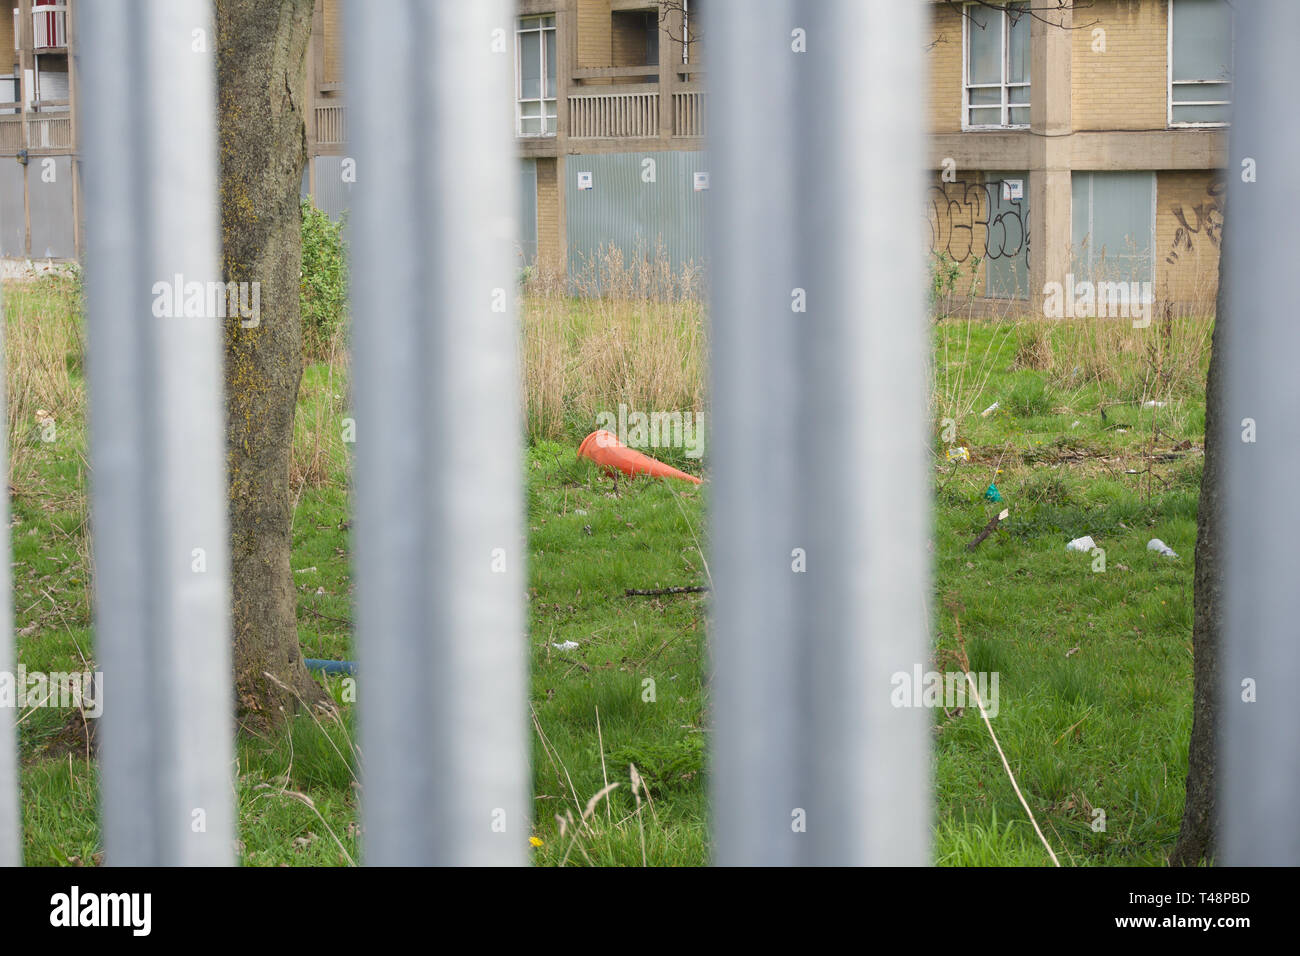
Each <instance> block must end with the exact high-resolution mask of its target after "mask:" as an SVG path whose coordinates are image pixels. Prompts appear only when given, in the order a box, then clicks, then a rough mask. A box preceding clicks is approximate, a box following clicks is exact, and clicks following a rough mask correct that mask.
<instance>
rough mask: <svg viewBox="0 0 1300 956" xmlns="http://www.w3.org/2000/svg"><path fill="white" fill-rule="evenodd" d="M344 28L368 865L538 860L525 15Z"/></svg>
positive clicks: (400, 13)
mask: <svg viewBox="0 0 1300 956" xmlns="http://www.w3.org/2000/svg"><path fill="white" fill-rule="evenodd" d="M347 24H348V28H347V37H348V44H347V56H348V71H347V75H348V83H349V90H350V92H351V102H352V106H351V113H352V115H351V117H350V125H351V133H352V135H351V141H352V143H353V144H354V150H355V158H356V188H355V191H354V193H355V200H354V205H353V211H354V218H353V220H352V224H353V234H352V244H351V249H352V262H353V270H352V276H353V285H352V303H353V307H352V314H353V329H354V331H353V342H354V361H355V375H356V403H357V404H356V412H357V476H356V480H357V506H356V507H357V518H356V526H355V527H356V568H357V643H358V658H359V662H360V673H359V686H358V696H357V705H358V709H359V720H360V726H361V741H362V752H363V754H364V775H365V776H364V786H365V796H364V801H363V816H364V820H365V830H366V860H367V862H369V863H373V864H380V865H394V864H397V865H405V864H428V863H438V864H506V863H522V862H523V861H524V860H525V859H526V854H527V846H528V832H529V824H530V821H531V810H530V806H529V803H530V801H529V799H528V793H529V774H528V765H529V762H528V749H527V737H526V724H525V711H524V702H525V700H526V681H525V675H526V669H525V667H526V663H525V661H526V659H525V653H524V648H525V642H524V617H523V595H524V580H525V579H524V557H525V554H524V552H525V541H524V536H523V518H522V511H523V495H522V488H521V480H522V458H521V452H520V442H521V427H520V412H519V379H518V368H517V356H516V348H517V346H516V342H517V336H518V328H517V320H516V315H515V303H514V276H513V273H512V265H511V263H512V261H513V252H512V245H513V240H514V231H515V216H516V214H517V212H516V211H517V203H516V201H515V189H516V188H517V187H518V179H519V176H518V168H517V165H516V163H517V161H516V159H515V155H514V148H513V143H512V140H511V125H510V118H511V112H510V108H509V105H510V101H511V96H510V89H511V86H510V78H511V75H512V70H513V69H514V27H513V19H512V10H511V5H510V4H509V3H507V2H505V0H490V2H489V0H473V2H463V3H426V2H412V0H406V2H400V3H396V4H394V5H391V6H390V7H388V8H386V13H385V15H384V16H382V17H378V16H376V15H375V10H374V9H373V7H372V5H371V4H368V3H361V2H356V0H352V2H350V3H349V4H348V7H347ZM394 24H396V25H397V26H396V28H394ZM394 90H400V91H402V94H401V95H400V96H397V95H394V92H393V91H394Z"/></svg>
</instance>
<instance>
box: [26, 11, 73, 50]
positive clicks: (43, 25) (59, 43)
mask: <svg viewBox="0 0 1300 956" xmlns="http://www.w3.org/2000/svg"><path fill="white" fill-rule="evenodd" d="M18 12H19V11H18V9H17V8H16V7H15V8H14V49H15V50H17V49H18V48H19V41H20V38H21V37H22V30H21V26H22V24H21V21H19V19H18ZM67 45H68V5H67V4H66V3H51V4H43V5H41V6H36V7H33V8H32V48H33V49H35V50H50V49H59V48H62V47H66V46H67Z"/></svg>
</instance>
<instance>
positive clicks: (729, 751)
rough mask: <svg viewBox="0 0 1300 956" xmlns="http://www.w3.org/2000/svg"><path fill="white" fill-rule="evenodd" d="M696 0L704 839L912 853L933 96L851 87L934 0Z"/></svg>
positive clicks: (920, 737) (900, 57)
mask: <svg viewBox="0 0 1300 956" xmlns="http://www.w3.org/2000/svg"><path fill="white" fill-rule="evenodd" d="M705 16H706V18H707V19H706V30H705V35H707V36H708V37H709V44H710V51H711V55H712V57H713V59H712V61H711V64H710V71H709V74H708V79H709V83H710V84H711V85H710V88H709V91H708V95H709V97H710V102H711V104H713V109H712V113H711V117H712V127H713V128H711V129H710V130H709V131H708V134H709V135H710V136H711V137H712V140H711V143H712V146H711V160H710V161H711V162H712V164H713V170H712V173H713V175H712V189H713V191H714V193H715V196H714V203H715V206H714V210H715V216H714V220H713V224H712V228H713V244H712V249H711V259H712V263H713V295H712V307H711V320H712V343H711V348H710V352H711V355H712V360H713V390H712V402H713V427H712V429H711V431H710V437H711V439H712V442H713V446H712V450H713V462H714V490H713V492H712V494H711V496H710V507H711V510H712V515H711V524H712V545H713V549H712V556H711V561H710V564H711V567H712V579H713V584H714V614H713V624H712V647H713V665H714V673H713V692H714V701H715V735H714V736H715V739H714V743H713V752H712V761H713V764H712V766H713V773H712V780H713V829H714V834H715V841H716V860H717V862H719V863H723V864H808V863H849V864H851V863H913V864H916V863H924V862H926V861H927V860H928V843H929V837H928V830H929V826H930V802H929V801H930V798H929V780H928V777H929V754H928V730H927V728H928V717H927V715H926V713H925V712H924V711H922V710H920V709H918V708H895V707H893V706H891V690H892V680H893V677H894V675H895V674H905V675H907V677H908V679H909V680H910V678H911V675H912V673H913V670H914V668H915V667H918V666H922V665H924V663H925V662H926V660H927V659H928V653H927V648H928V641H927V628H926V615H925V608H926V593H927V591H928V575H927V563H926V560H925V554H924V545H925V534H926V527H927V525H926V521H927V518H926V508H927V504H926V501H927V495H928V488H929V485H928V482H927V478H926V469H925V457H924V455H925V452H924V443H925V436H926V434H927V427H926V422H925V418H924V415H925V412H924V409H925V407H926V403H925V388H924V361H925V341H924V330H925V328H926V323H925V318H924V311H923V292H922V290H923V282H922V259H921V255H920V252H919V251H918V252H916V254H912V253H911V252H908V251H907V250H921V249H923V248H924V247H923V237H922V235H921V225H922V220H921V218H920V217H919V216H918V215H917V212H916V210H918V209H920V208H921V207H922V196H923V181H922V174H921V169H922V164H923V152H922V122H923V118H924V114H923V111H921V110H917V109H916V108H915V106H914V104H912V103H911V100H910V99H909V98H907V97H898V98H896V99H895V100H894V101H890V102H881V103H878V104H876V105H875V106H873V108H872V109H871V110H870V111H866V110H862V109H860V108H858V107H857V106H856V105H855V103H856V102H857V100H858V98H859V96H860V91H861V90H862V89H877V88H879V89H885V88H890V89H908V90H915V89H919V88H921V87H922V86H923V85H924V74H923V67H922V51H923V47H924V41H923V39H922V18H923V17H924V16H925V10H924V9H923V5H921V4H896V3H886V2H884V0H875V2H864V0H826V2H824V3H818V4H799V3H795V2H793V0H755V2H746V3H743V4H742V3H737V2H725V3H718V4H711V5H710V6H709V7H707V8H706V13H705ZM886 20H888V22H889V24H890V28H889V30H888V31H882V30H880V29H878V25H879V24H880V23H881V22H885V21H886ZM801 49H804V50H806V52H800V50H801ZM754 63H762V64H764V66H763V84H762V85H763V95H761V96H759V95H755V89H754V86H753V75H754V74H753V68H752V65H753V64H754ZM773 118H778V121H777V122H774V121H773Z"/></svg>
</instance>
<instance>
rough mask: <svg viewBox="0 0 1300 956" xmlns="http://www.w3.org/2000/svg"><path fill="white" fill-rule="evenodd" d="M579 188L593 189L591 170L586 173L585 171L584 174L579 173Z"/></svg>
mask: <svg viewBox="0 0 1300 956" xmlns="http://www.w3.org/2000/svg"><path fill="white" fill-rule="evenodd" d="M578 188H579V189H590V188H591V171H590V170H586V171H583V172H580V173H578Z"/></svg>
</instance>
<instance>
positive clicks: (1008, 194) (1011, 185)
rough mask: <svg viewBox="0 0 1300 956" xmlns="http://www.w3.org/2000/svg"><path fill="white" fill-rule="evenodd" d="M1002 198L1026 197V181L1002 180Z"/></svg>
mask: <svg viewBox="0 0 1300 956" xmlns="http://www.w3.org/2000/svg"><path fill="white" fill-rule="evenodd" d="M1002 198H1003V199H1024V198H1025V181H1024V180H1023V179H1004V180H1002Z"/></svg>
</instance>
